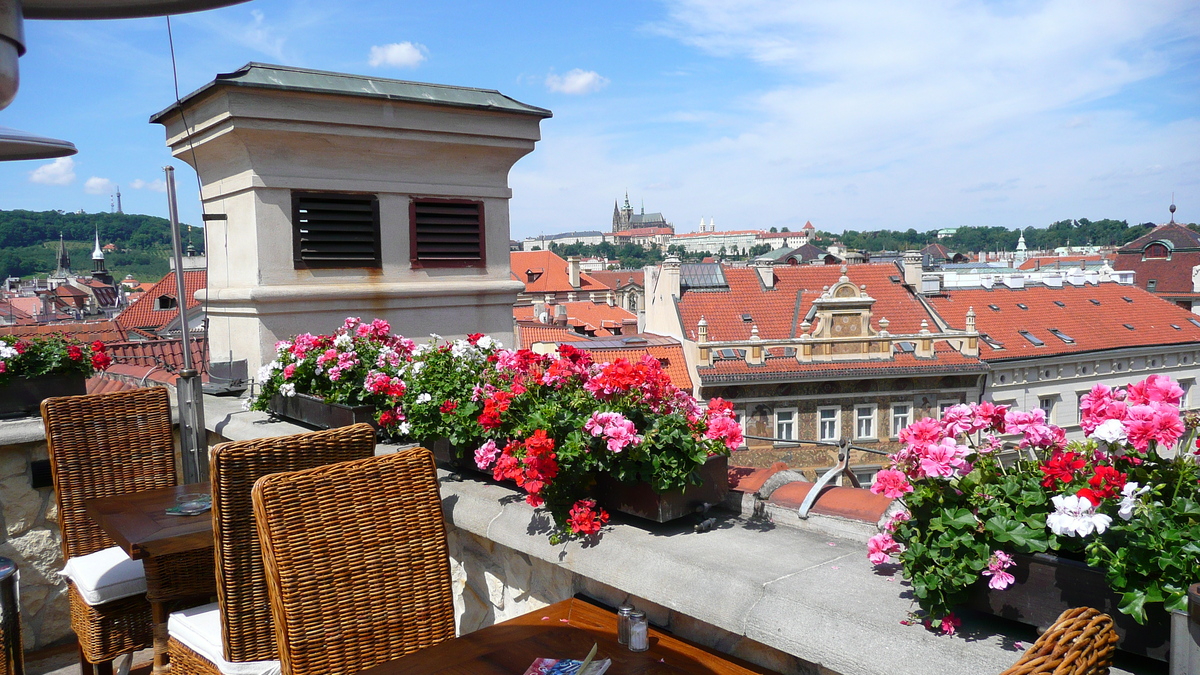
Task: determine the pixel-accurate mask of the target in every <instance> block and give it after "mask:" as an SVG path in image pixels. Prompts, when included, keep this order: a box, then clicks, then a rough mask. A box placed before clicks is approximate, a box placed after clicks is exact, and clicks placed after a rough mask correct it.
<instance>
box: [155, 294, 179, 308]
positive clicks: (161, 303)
mask: <svg viewBox="0 0 1200 675" xmlns="http://www.w3.org/2000/svg"><path fill="white" fill-rule="evenodd" d="M178 306H179V303H177V302H175V298H172V297H171V296H169V295H160V296H158V297H157V298H155V299H154V309H158V310H162V309H175V308H176V307H178Z"/></svg>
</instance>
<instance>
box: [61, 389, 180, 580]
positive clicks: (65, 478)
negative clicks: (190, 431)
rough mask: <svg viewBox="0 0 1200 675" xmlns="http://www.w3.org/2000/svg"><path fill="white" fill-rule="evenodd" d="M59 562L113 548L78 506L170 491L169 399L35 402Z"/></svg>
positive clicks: (161, 392)
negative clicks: (101, 499)
mask: <svg viewBox="0 0 1200 675" xmlns="http://www.w3.org/2000/svg"><path fill="white" fill-rule="evenodd" d="M42 420H43V421H44V422H45V426H46V445H47V447H48V448H49V450H50V466H51V471H52V472H53V474H54V488H55V489H54V498H55V500H57V502H58V524H59V528H60V529H61V531H62V547H63V557H64V558H71V557H74V556H81V555H88V554H89V553H95V552H96V551H99V550H101V549H105V548H109V547H110V546H115V545H116V542H114V541H113V540H112V539H110V538H109V537H108V535H106V534H104V531H103V530H101V529H100V527H99V526H98V525H96V523H95V521H93V520H92V518H91V517H90V516H88V514H87V512H86V511H85V510H84V506H83V503H84V501H85V500H88V499H93V498H96V497H112V496H115V495H120V494H125V493H128V492H141V491H143V490H154V489H157V488H165V487H171V486H173V485H175V483H176V479H175V441H174V439H173V437H172V435H171V434H172V431H171V400H170V398H169V397H168V396H167V390H166V389H165V388H163V387H149V388H143V389H134V390H131V391H118V392H113V393H110V394H91V395H86V396H60V397H57V398H48V399H46V400H44V401H42Z"/></svg>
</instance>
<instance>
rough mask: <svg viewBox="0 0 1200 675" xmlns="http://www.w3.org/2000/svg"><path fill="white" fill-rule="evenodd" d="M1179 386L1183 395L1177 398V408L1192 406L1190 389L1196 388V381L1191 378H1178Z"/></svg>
mask: <svg viewBox="0 0 1200 675" xmlns="http://www.w3.org/2000/svg"><path fill="white" fill-rule="evenodd" d="M1179 388H1180V389H1183V397H1182V398H1180V399H1179V408H1180V409H1181V410H1187V409H1189V408H1191V407H1192V402H1191V398H1192V390H1194V389H1195V388H1196V381H1195V380H1193V379H1191V378H1185V379H1182V380H1179Z"/></svg>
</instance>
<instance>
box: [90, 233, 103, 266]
mask: <svg viewBox="0 0 1200 675" xmlns="http://www.w3.org/2000/svg"><path fill="white" fill-rule="evenodd" d="M92 260H104V251H102V250H100V226H99V225H97V226H96V248H94V249H92Z"/></svg>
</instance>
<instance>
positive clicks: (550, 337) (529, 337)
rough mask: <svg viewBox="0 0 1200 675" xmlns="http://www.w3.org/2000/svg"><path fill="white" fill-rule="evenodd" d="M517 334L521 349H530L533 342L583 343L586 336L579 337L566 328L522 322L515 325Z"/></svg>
mask: <svg viewBox="0 0 1200 675" xmlns="http://www.w3.org/2000/svg"><path fill="white" fill-rule="evenodd" d="M517 334H518V336H519V340H520V343H521V349H530V348H532V346H533V344H534V343H535V342H555V343H558V342H585V341H587V336H585V335H580V334H579V333H576V332H575V331H573V330H571V329H570V328H569V327H568V326H547V325H546V324H541V323H533V324H529V323H526V322H524V321H522V322H520V323H518V324H517Z"/></svg>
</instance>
